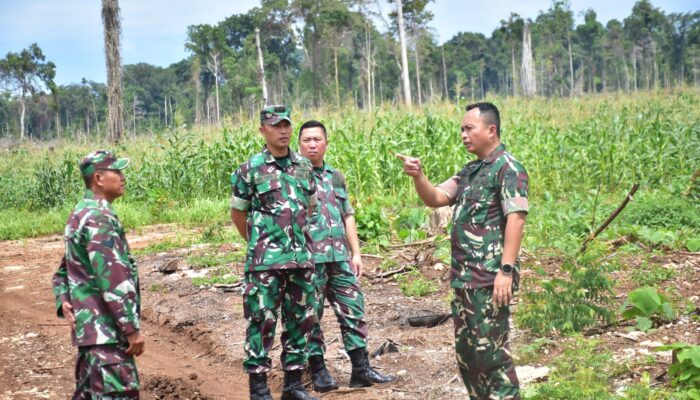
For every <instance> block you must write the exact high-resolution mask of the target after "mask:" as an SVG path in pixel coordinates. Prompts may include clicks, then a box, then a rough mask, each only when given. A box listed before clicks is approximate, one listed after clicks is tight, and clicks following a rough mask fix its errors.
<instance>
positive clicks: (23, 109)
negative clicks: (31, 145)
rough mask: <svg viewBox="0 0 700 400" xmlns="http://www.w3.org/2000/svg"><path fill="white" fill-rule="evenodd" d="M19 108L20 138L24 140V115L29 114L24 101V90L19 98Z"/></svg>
mask: <svg viewBox="0 0 700 400" xmlns="http://www.w3.org/2000/svg"><path fill="white" fill-rule="evenodd" d="M19 107H20V111H19V137H20V138H21V139H24V115H25V114H26V112H27V105H26V100H25V99H24V89H22V93H21V94H20V96H19Z"/></svg>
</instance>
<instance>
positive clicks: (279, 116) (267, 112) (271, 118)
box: [260, 106, 292, 125]
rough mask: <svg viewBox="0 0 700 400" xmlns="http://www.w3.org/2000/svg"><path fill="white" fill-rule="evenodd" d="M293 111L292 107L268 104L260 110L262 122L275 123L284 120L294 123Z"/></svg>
mask: <svg viewBox="0 0 700 400" xmlns="http://www.w3.org/2000/svg"><path fill="white" fill-rule="evenodd" d="M291 113H292V109H291V108H290V107H287V106H267V107H265V108H263V109H262V111H260V123H261V124H268V125H275V124H278V123H279V122H280V121H282V120H287V121H289V123H292V119H291V117H290V114H291Z"/></svg>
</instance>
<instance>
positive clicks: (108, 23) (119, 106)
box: [102, 0, 124, 142]
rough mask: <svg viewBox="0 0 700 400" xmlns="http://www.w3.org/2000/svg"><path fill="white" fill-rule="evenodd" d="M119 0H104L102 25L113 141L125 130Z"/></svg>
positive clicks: (110, 131) (110, 126)
mask: <svg viewBox="0 0 700 400" xmlns="http://www.w3.org/2000/svg"><path fill="white" fill-rule="evenodd" d="M119 13H120V10H119V1H118V0H102V25H103V27H104V39H105V59H106V63H107V99H108V102H109V121H108V124H107V127H108V130H109V136H110V139H111V140H112V141H115V142H116V141H119V140H121V138H122V136H123V132H124V116H123V115H124V111H123V103H122V90H123V88H122V57H121V34H122V25H121V17H120V15H119Z"/></svg>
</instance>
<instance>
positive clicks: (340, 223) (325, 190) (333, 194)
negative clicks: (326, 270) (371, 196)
mask: <svg viewBox="0 0 700 400" xmlns="http://www.w3.org/2000/svg"><path fill="white" fill-rule="evenodd" d="M314 177H315V178H316V187H317V192H316V193H317V197H318V206H317V209H318V213H316V214H315V215H314V216H313V218H312V219H311V222H310V224H309V231H310V232H311V238H312V239H313V242H314V262H315V263H317V264H318V263H325V262H335V261H347V260H349V259H350V246H349V245H348V241H347V238H346V236H345V220H344V218H345V217H346V216H347V215H352V214H354V213H355V210H353V208H352V205H351V204H350V200H349V198H348V190H347V187H346V185H345V177H344V176H343V174H342V173H340V171H338V170H337V169H335V168H333V167H331V166H330V165H328V164H326V163H325V162H324V163H323V167H320V168H314Z"/></svg>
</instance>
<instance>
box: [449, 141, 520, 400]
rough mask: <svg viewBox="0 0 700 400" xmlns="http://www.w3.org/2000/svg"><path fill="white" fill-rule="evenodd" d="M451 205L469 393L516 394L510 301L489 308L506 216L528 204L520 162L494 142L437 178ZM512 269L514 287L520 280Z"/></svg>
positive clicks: (460, 359) (459, 332) (460, 346)
mask: <svg viewBox="0 0 700 400" xmlns="http://www.w3.org/2000/svg"><path fill="white" fill-rule="evenodd" d="M438 187H439V188H440V189H442V190H443V191H444V192H445V193H446V194H447V197H448V198H449V200H450V204H451V205H454V215H453V219H452V268H451V271H450V278H451V282H452V284H451V286H452V288H453V290H454V300H453V302H452V317H453V320H454V327H455V347H456V352H457V363H458V365H459V370H460V374H461V375H462V379H463V381H464V384H465V385H466V387H467V389H468V390H469V395H470V398H472V399H479V400H482V399H519V398H520V395H519V389H518V387H519V386H518V378H517V376H516V375H515V368H514V366H513V361H512V358H511V356H510V348H509V341H508V331H509V323H508V317H509V316H510V308H509V307H508V306H504V307H500V308H494V306H493V301H492V295H493V282H494V279H495V278H496V274H497V273H498V271H499V269H500V266H501V256H502V254H503V240H504V234H505V226H506V216H507V215H508V214H510V213H512V212H527V211H528V201H527V195H528V176H527V172H526V171H525V168H524V167H523V166H522V165H521V164H520V163H519V162H518V161H517V160H516V159H515V158H514V157H513V156H512V155H511V154H509V153H507V152H506V151H505V146H504V145H502V144H501V145H499V146H498V147H497V148H496V149H495V150H494V151H493V152H492V153H491V154H489V155H488V156H487V157H486V158H484V159H483V160H475V161H472V162H470V163H468V164H466V165H465V166H464V168H463V169H462V170H461V171H460V172H459V173H458V174H457V175H455V176H454V177H452V178H450V179H449V180H447V181H445V182H443V183H442V184H441V185H439V186H438ZM519 270H520V267H519V264H518V263H516V265H515V268H514V270H513V290H516V289H517V286H518V282H519Z"/></svg>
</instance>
